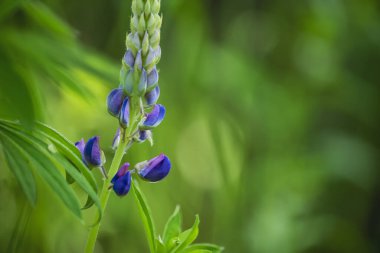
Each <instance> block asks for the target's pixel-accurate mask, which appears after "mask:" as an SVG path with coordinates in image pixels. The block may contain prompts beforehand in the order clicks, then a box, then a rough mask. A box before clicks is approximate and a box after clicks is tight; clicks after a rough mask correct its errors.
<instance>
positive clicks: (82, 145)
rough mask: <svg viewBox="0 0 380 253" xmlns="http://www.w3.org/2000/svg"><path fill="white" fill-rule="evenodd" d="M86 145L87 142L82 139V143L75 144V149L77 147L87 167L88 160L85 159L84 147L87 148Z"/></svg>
mask: <svg viewBox="0 0 380 253" xmlns="http://www.w3.org/2000/svg"><path fill="white" fill-rule="evenodd" d="M85 145H86V143H85V141H84V140H83V138H82V139H80V141H77V142H75V147H77V149H78V150H79V152H80V154H81V156H82V161H83V163H84V164H86V165H87V162H86V160H85V159H84V147H85Z"/></svg>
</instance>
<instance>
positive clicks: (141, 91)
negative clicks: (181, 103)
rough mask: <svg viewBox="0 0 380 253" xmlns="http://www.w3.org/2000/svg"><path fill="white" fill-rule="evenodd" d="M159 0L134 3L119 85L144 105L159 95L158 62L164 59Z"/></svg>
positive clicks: (155, 99)
mask: <svg viewBox="0 0 380 253" xmlns="http://www.w3.org/2000/svg"><path fill="white" fill-rule="evenodd" d="M159 10H160V1H159V0H133V1H132V17H131V32H130V33H129V34H128V35H127V38H126V47H127V51H126V53H125V55H124V57H123V60H122V62H123V64H122V68H121V71H120V84H121V87H122V88H123V90H124V92H125V93H126V94H127V95H128V96H139V97H144V98H145V99H144V100H145V101H144V102H145V104H146V105H148V106H150V105H153V104H155V103H156V101H157V99H158V96H159V88H158V71H157V67H156V65H157V63H158V62H159V61H160V58H161V48H160V45H159V44H160V29H161V23H162V18H161V16H160V15H159Z"/></svg>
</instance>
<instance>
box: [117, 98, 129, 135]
mask: <svg viewBox="0 0 380 253" xmlns="http://www.w3.org/2000/svg"><path fill="white" fill-rule="evenodd" d="M129 113H130V111H129V99H128V98H126V99H124V102H123V105H122V106H121V111H120V120H119V121H120V125H121V126H122V127H123V128H126V127H128V125H129Z"/></svg>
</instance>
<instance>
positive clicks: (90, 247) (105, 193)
mask: <svg viewBox="0 0 380 253" xmlns="http://www.w3.org/2000/svg"><path fill="white" fill-rule="evenodd" d="M127 143H128V142H127V141H124V142H121V143H120V145H119V146H118V148H117V149H116V153H115V156H114V158H113V160H112V164H111V167H110V170H109V171H108V178H107V179H106V180H105V181H104V184H103V188H102V191H101V193H100V205H101V207H102V212H103V214H104V212H105V209H106V207H107V203H108V199H109V196H110V193H111V191H110V190H109V189H108V188H109V186H110V185H111V179H112V177H113V175H115V174H116V172H117V170H118V168H119V167H120V163H121V160H122V158H123V156H124V149H125V148H126V146H127ZM100 224H101V223H100V222H99V223H98V224H97V225H95V226H94V227H92V228H91V229H90V233H89V235H88V240H87V245H86V249H85V252H86V253H92V252H93V251H94V248H95V243H96V239H97V237H98V232H99V228H100Z"/></svg>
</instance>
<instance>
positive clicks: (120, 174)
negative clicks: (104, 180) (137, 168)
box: [111, 163, 130, 184]
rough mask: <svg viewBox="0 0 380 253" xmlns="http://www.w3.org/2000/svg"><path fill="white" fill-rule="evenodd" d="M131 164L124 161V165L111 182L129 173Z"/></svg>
mask: <svg viewBox="0 0 380 253" xmlns="http://www.w3.org/2000/svg"><path fill="white" fill-rule="evenodd" d="M129 166H130V164H129V163H124V164H123V166H121V167H120V169H119V170H118V171H117V172H116V174H115V176H114V177H113V178H112V180H111V183H113V184H114V183H115V182H116V181H117V180H118V179H119V178H121V177H122V176H124V175H125V174H127V172H128V169H129Z"/></svg>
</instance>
